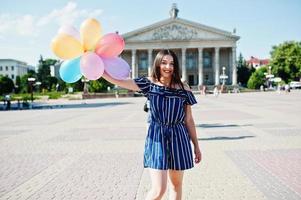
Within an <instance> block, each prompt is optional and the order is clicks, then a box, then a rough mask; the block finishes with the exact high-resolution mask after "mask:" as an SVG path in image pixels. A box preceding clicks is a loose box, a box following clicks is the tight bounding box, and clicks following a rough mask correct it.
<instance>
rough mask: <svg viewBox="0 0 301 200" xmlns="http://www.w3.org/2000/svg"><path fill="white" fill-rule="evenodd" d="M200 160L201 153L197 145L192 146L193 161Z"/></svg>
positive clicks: (197, 161)
mask: <svg viewBox="0 0 301 200" xmlns="http://www.w3.org/2000/svg"><path fill="white" fill-rule="evenodd" d="M201 160H202V153H201V150H200V148H199V147H198V146H197V147H194V162H195V163H196V164H198V163H199V162H201Z"/></svg>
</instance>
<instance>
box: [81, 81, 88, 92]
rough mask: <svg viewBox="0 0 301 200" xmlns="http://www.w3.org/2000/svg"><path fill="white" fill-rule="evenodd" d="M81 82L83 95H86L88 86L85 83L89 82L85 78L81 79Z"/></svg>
mask: <svg viewBox="0 0 301 200" xmlns="http://www.w3.org/2000/svg"><path fill="white" fill-rule="evenodd" d="M81 81H82V82H83V83H84V91H83V93H84V95H85V94H88V84H87V83H88V82H89V80H88V79H86V78H82V80H81Z"/></svg>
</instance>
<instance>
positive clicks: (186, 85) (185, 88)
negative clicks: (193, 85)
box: [183, 82, 191, 92]
mask: <svg viewBox="0 0 301 200" xmlns="http://www.w3.org/2000/svg"><path fill="white" fill-rule="evenodd" d="M183 86H184V90H187V91H190V92H191V89H190V87H189V85H188V84H187V83H186V82H184V83H183Z"/></svg>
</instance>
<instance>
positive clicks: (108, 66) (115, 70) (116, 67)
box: [102, 57, 131, 80]
mask: <svg viewBox="0 0 301 200" xmlns="http://www.w3.org/2000/svg"><path fill="white" fill-rule="evenodd" d="M102 60H103V62H104V65H105V71H106V72H107V73H108V74H109V75H110V76H111V77H113V78H115V79H118V80H123V79H125V78H127V77H129V73H130V70H131V68H130V66H129V64H128V63H127V62H126V61H125V60H123V59H122V58H119V57H116V58H102Z"/></svg>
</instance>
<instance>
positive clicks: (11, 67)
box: [0, 59, 35, 83]
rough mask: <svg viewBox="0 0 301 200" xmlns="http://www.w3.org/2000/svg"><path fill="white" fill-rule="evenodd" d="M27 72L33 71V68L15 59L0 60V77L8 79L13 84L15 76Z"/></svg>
mask: <svg viewBox="0 0 301 200" xmlns="http://www.w3.org/2000/svg"><path fill="white" fill-rule="evenodd" d="M29 70H34V71H35V67H33V66H30V65H27V63H25V62H22V61H19V60H15V59H0V75H3V76H7V77H9V78H10V79H12V80H13V81H14V83H16V77H17V76H23V75H24V74H27V72H28V71H29Z"/></svg>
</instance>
